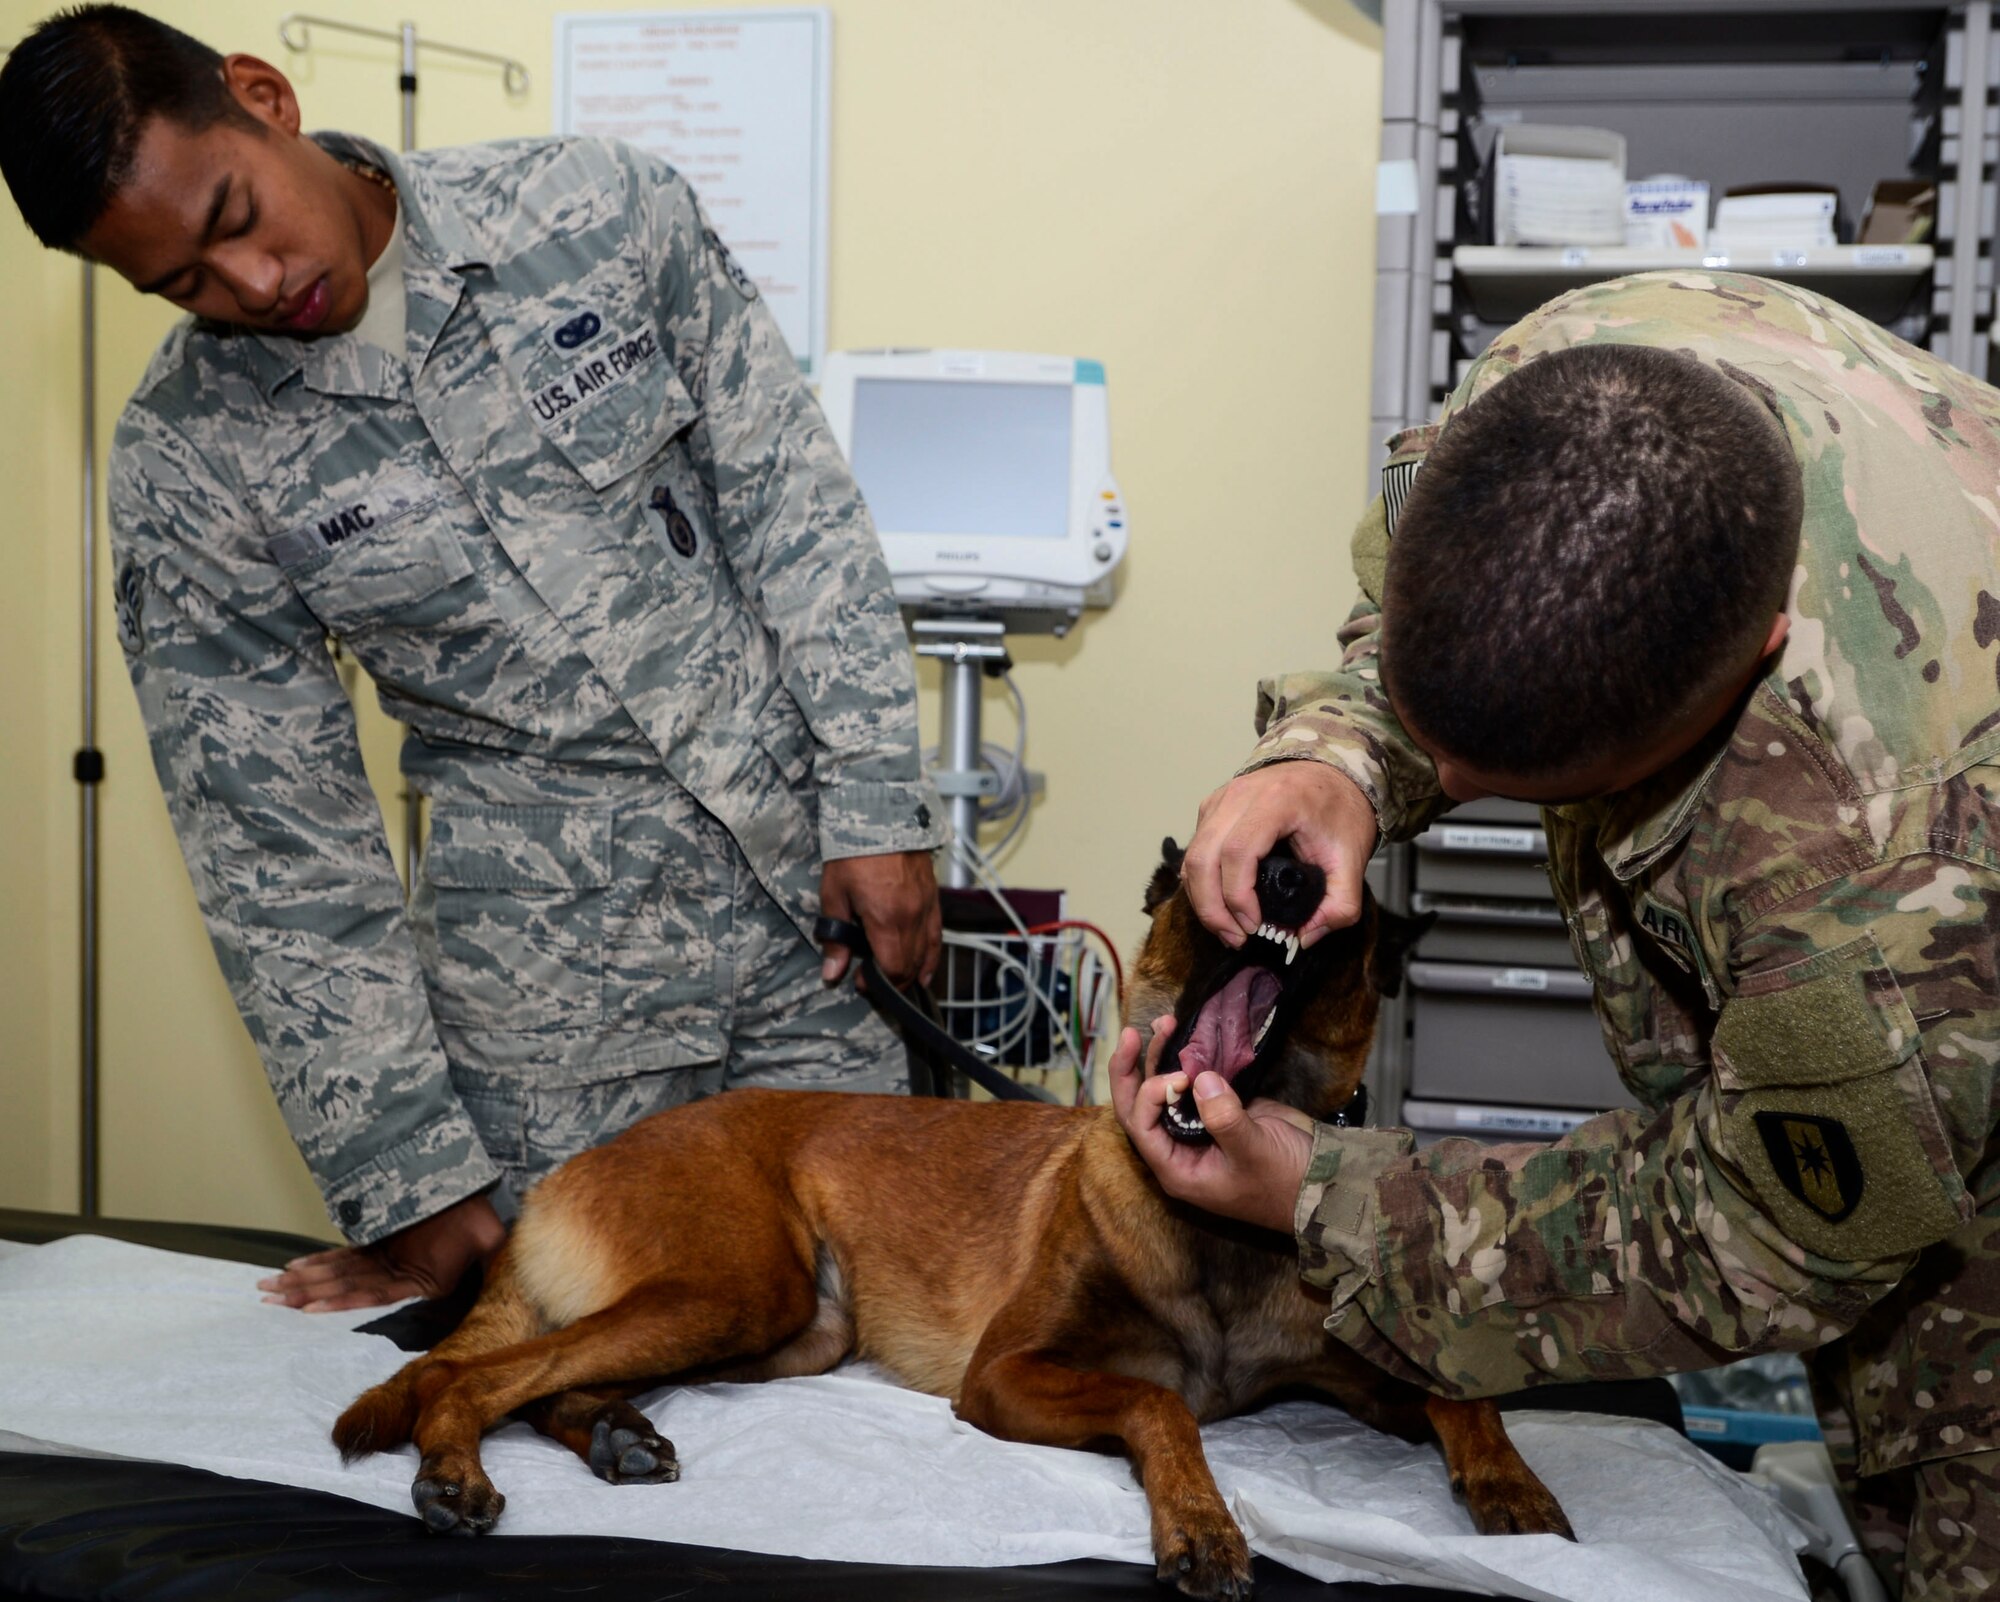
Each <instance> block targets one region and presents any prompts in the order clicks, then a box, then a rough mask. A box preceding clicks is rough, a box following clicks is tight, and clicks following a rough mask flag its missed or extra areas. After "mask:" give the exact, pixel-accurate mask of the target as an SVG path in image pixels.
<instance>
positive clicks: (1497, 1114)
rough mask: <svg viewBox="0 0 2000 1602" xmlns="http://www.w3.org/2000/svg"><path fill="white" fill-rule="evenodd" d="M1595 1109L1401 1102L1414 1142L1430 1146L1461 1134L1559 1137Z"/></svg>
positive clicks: (1492, 1140) (1491, 1140) (1494, 1140)
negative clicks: (1414, 1133)
mask: <svg viewBox="0 0 2000 1602" xmlns="http://www.w3.org/2000/svg"><path fill="white" fill-rule="evenodd" d="M1596 1116H1597V1114H1596V1113H1595V1112H1590V1111H1585V1110H1583V1109H1581V1108H1574V1107H1506V1106H1498V1107H1496V1106H1492V1105H1490V1104H1484V1103H1478V1102H1464V1101H1415V1100H1406V1101H1405V1102H1404V1103H1403V1122H1404V1124H1406V1125H1407V1126H1408V1127H1409V1128H1411V1129H1413V1130H1415V1131H1416V1133H1417V1145H1418V1146H1419V1147H1423V1146H1434V1145H1436V1144H1437V1143H1438V1142H1439V1141H1440V1140H1447V1139H1450V1138H1451V1137H1453V1136H1461V1137H1463V1138H1465V1139H1468V1140H1482V1141H1485V1142H1486V1143H1487V1144H1489V1145H1502V1144H1506V1143H1509V1142H1513V1141H1524V1140H1525V1141H1543V1140H1560V1139H1561V1138H1562V1137H1563V1136H1564V1135H1567V1134H1568V1133H1569V1132H1570V1131H1571V1130H1572V1129H1575V1128H1576V1127H1577V1126H1578V1125H1579V1124H1587V1123H1589V1122H1590V1120H1591V1119H1593V1118H1595V1117H1596Z"/></svg>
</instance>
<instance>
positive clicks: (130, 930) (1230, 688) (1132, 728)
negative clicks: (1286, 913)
mask: <svg viewBox="0 0 2000 1602" xmlns="http://www.w3.org/2000/svg"><path fill="white" fill-rule="evenodd" d="M608 3H609V0H591V6H590V7H589V9H604V8H606V7H607V4H608ZM45 9H47V7H46V6H44V5H39V4H37V5H23V4H21V3H20V0H0V25H4V32H5V36H6V37H7V38H9V39H11V38H13V37H17V36H18V35H19V34H20V33H21V32H22V31H24V30H25V29H26V27H27V26H29V25H30V23H31V22H32V21H33V20H34V18H35V17H37V16H38V15H40V14H41V13H42V12H43V11H44V10H45ZM149 9H151V10H153V11H154V12H155V13H156V14H157V15H160V16H162V17H164V18H165V19H166V20H168V21H170V22H173V23H174V24H175V25H177V26H180V27H184V28H187V29H188V30H189V31H191V32H194V33H197V34H198V35H200V36H201V37H202V38H204V39H206V40H208V41H209V42H210V43H212V44H214V45H216V46H217V47H218V48H220V49H224V50H228V49H248V50H252V51H255V52H258V53H260V54H265V55H268V56H269V57H270V58H271V59H273V60H275V61H277V62H278V63H279V64H280V65H282V66H284V67H285V68H286V69H287V70H288V71H289V72H291V73H292V75H293V79H294V82H295V83H296V84H297V85H298V89H299V95H300V99H301V100H302V102H303V103H304V105H305V108H306V115H307V122H308V124H309V125H310V126H314V127H323V126H337V127H344V128H349V129H353V130H356V131H359V132H362V133H366V134H369V135H371V136H373V137H375V138H378V139H381V140H383V141H384V142H385V143H391V144H393V143H394V141H395V139H396V128H397V124H396V97H395V69H394V61H393V54H392V51H391V47H389V46H387V45H382V46H377V45H374V44H372V43H368V42H365V41H359V40H347V39H341V38H338V37H337V36H334V35H330V34H327V35H321V36H320V38H319V39H318V41H317V42H316V44H315V46H314V49H313V50H312V52H311V53H310V54H309V55H307V56H305V57H288V56H287V55H286V53H285V51H284V49H283V47H282V46H281V45H280V44H279V43H278V40H277V33H276V24H277V19H278V18H279V17H280V16H281V15H283V14H284V12H285V11H286V10H287V9H289V7H288V6H287V5H285V4H282V3H275V0H200V3H199V4H197V3H195V0H153V3H152V4H151V5H150V7H149ZM338 9H339V12H340V14H341V15H343V16H345V17H348V18H349V19H351V20H353V21H357V22H366V23H371V24H375V25H379V26H384V27H393V26H394V25H395V24H397V23H398V22H400V21H402V20H405V19H410V20H414V21H415V22H416V23H417V24H418V26H419V28H420V29H421V30H423V31H427V32H428V31H432V30H435V31H436V33H437V35H438V37H439V38H441V39H448V40H455V41H458V42H464V43H472V44H477V45H480V46H482V47H484V48H487V49H493V50H500V51H505V52H508V53H510V54H513V55H516V56H519V57H520V58H521V59H522V60H524V61H525V62H527V63H528V65H529V67H530V69H531V70H532V72H533V74H534V84H533V87H532V89H531V91H530V93H529V94H528V95H526V96H524V97H522V98H520V99H518V100H512V101H510V100H508V99H507V98H506V97H505V96H504V95H503V94H502V92H501V89H500V86H499V83H498V81H497V79H496V78H495V77H494V76H493V75H492V74H490V73H489V72H487V71H485V70H484V69H480V68H475V67H466V66H457V65H453V64H451V63H449V62H448V61H447V60H444V59H442V58H440V59H437V60H434V61H428V62H427V63H426V64H425V69H424V74H423V91H422V93H423V100H422V105H421V108H420V114H419V115H420V122H419V129H418V137H419V139H420V141H421V142H423V143H425V144H448V143H455V142H459V141H465V140H472V139H481V138H494V137H500V136H504V135H510V134H534V133H543V132H547V131H548V130H549V127H550V100H549V90H550V83H551V71H550V67H551V62H550V53H551V44H552V35H553V27H552V18H553V15H554V8H553V7H552V6H550V5H548V4H545V3H527V0H489V3H487V4H484V5H481V6H479V7H477V8H473V7H468V6H464V5H455V4H448V3H444V0H394V3H386V0H385V3H373V0H369V3H353V4H346V5H343V6H341V7H339V8H338ZM832 11H833V14H834V93H833V121H834V126H833V180H832V181H833V197H832V216H833V233H832V267H831V279H832V285H831V287H832V306H831V331H832V342H833V344H834V345H835V346H836V347H840V346H868V345H888V344H902V345H917V344H935V345H960V346H971V347H993V348H1000V349H1019V350H1036V351H1051V352H1058V353H1063V354H1075V355H1088V356H1095V357H1097V358H1098V359H1100V360H1102V361H1103V362H1104V363H1105V365H1106V367H1107V369H1108V372H1109V379H1110V398H1111V416H1112V436H1113V440H1112V444H1113V461H1114V463H1115V466H1116V469H1117V472H1118V475H1119V478H1120V481H1121V483H1122V486H1123V488H1124V492H1125V498H1126V502H1127V506H1128V510H1129V512H1130V517H1131V529H1132V554H1131V556H1130V558H1129V560H1128V563H1127V568H1126V573H1125V575H1124V583H1123V586H1122V591H1121V595H1120V598H1119V601H1118V605H1117V606H1116V608H1115V609H1113V610H1112V611H1111V612H1109V613H1107V614H1103V615H1099V616H1094V617H1093V618H1091V619H1090V620H1089V621H1088V622H1087V623H1086V625H1085V626H1084V627H1083V628H1082V629H1081V630H1079V631H1078V633H1077V634H1076V635H1074V636H1072V638H1071V639H1070V640H1068V641H1064V642H1055V641H1049V640H1024V641H1020V642H1017V647H1016V654H1017V657H1018V658H1019V660H1020V663H1021V666H1020V668H1019V671H1018V674H1017V678H1018V682H1019V683H1020V686H1021V689H1022V691H1023V692H1024V694H1025V695H1026V696H1027V699H1028V705H1029V708H1030V712H1031V726H1030V733H1031V742H1030V749H1029V760H1030V762H1031V764H1032V765H1033V766H1035V767H1037V768H1040V769H1043V770H1045V771H1046V772H1047V773H1048V775H1049V795H1048V799H1047V801H1046V802H1045V803H1044V804H1043V805H1041V806H1040V807H1039V808H1038V809H1037V810H1036V813H1035V816H1034V818H1033V821H1032V822H1031V824H1030V826H1029V827H1028V829H1027V830H1026V832H1025V833H1024V835H1023V836H1022V838H1021V840H1020V841H1019V842H1018V844H1017V846H1016V848H1015V849H1014V851H1013V852H1012V853H1011V856H1010V860H1009V861H1008V862H1007V863H1006V864H1005V868H1006V872H1007V876H1008V878H1009V880H1010V881H1011V882H1014V883H1018V884H1036V885H1064V886H1067V887H1068V888H1069V889H1070V890H1071V891H1072V892H1073V897H1072V907H1073V909H1074V910H1075V911H1076V912H1078V913H1079V914H1080V915H1083V916H1087V917H1091V918H1094V919H1096V920H1098V921H1099V922H1101V923H1103V924H1105V925H1106V927H1108V928H1109V929H1110V930H1111V931H1112V932H1113V933H1114V934H1115V935H1116V936H1118V937H1119V939H1120V940H1121V941H1123V942H1129V940H1130V939H1131V938H1132V937H1133V936H1134V935H1135V934H1136V932H1137V930H1138V926H1139V919H1138V915H1137V901H1138V895H1139V891H1140V887H1141V885H1142V883H1143V881H1144V879H1145V876H1146V874H1147V873H1148V872H1149V871H1150V868H1151V865H1152V861H1153V854H1154V852H1155V851H1156V850H1157V846H1158V841H1159V838H1160V836H1161V835H1162V834H1165V833H1169V832H1172V833H1175V834H1177V835H1179V836H1181V837H1182V838H1185V837H1186V834H1187V832H1188V831H1189V829H1190V828H1191V826H1192V823H1193V818H1194V809H1195V806H1196V804H1197V803H1198V802H1199V800H1200V798H1201V797H1202V795H1203V794H1205V793H1206V792H1207V790H1209V789H1210V788H1212V787H1213V786H1214V785H1215V784H1217V783H1219V782H1220V781H1221V780H1222V779H1223V778H1224V777H1226V776H1227V774H1228V773H1229V772H1230V771H1231V770H1232V767H1233V765H1234V764H1235V762H1236V761H1237V760H1238V759H1239V758H1240V756H1241V754H1242V752H1243V751H1244V749H1245V747H1246V746H1247V743H1248V740H1249V725H1248V718H1249V712H1250V707H1251V697H1252V689H1253V684H1254V681H1255V679H1256V678H1257V677H1258V676H1259V675H1261V674H1264V673H1268V672H1272V671H1276V670H1279V669H1283V668H1285V667H1288V666H1299V665H1304V664H1308V663H1323V662H1326V661H1327V660H1329V659H1330V656H1331V653H1332V636H1333V631H1334V628H1335V627H1336V625H1337V622H1338V620H1339V619H1340V618H1341V617H1342V616H1343V615H1344V614H1345V613H1346V610H1347V608H1348V605H1349V602H1350V599H1351V596H1352V593H1353V585H1352V580H1351V578H1350V576H1349V574H1348V572H1347V568H1346V561H1345V533H1346V528H1347V525H1348V524H1349V522H1350V521H1351V518H1352V514H1353V513H1354V511H1355V510H1356V509H1357V508H1358V506H1359V505H1360V503H1361V501H1362V499H1363V471H1364V461H1365V435H1366V428H1367V379H1368V353H1369V316H1370V301H1371V295H1372V285H1373V245H1374V241H1373V222H1372V211H1373V206H1372V202H1373V178H1374V161H1375V152H1376V131H1375V130H1376V117H1377V110H1378V105H1379V90H1378V82H1379V75H1380V53H1379V37H1378V35H1377V34H1376V32H1375V30H1373V29H1372V28H1371V27H1369V26H1368V25H1367V24H1366V23H1364V22H1362V21H1361V20H1360V18H1359V17H1358V15H1357V13H1356V12H1355V11H1354V9H1353V8H1352V7H1351V6H1350V5H1348V4H1347V0H988V3H976V0H833V3H832ZM76 279H77V268H76V267H75V265H74V264H73V263H71V262H69V261H67V260H60V259H57V258H53V257H46V256H44V255H42V254H40V253H39V252H37V251H36V250H35V249H34V247H33V244H32V241H31V240H30V239H29V238H28V236H27V234H26V231H25V230H24V229H23V228H22V227H21V225H20V222H19V219H18V217H16V216H15V215H14V213H13V212H12V209H11V207H6V206H4V205H0V286H4V290H5V293H4V296H3V297H0V305H4V306H5V308H6V310H5V312H4V314H0V363H4V370H5V371H7V372H8V373H10V374H11V375H13V382H11V383H10V384H8V385H7V386H5V388H4V389H0V471H4V474H5V483H6V485H7V498H8V509H9V512H10V513H11V516H10V519H9V521H10V522H11V524H12V527H11V529H10V530H9V532H8V560H7V563H6V573H7V582H6V583H5V584H4V585H0V752H4V764H0V896H4V897H5V901H4V903H0V905H4V908H5V911H4V916H0V1206H5V1205H14V1206H29V1207H50V1208H67V1207H70V1206H72V1205H73V1203H74V1196H75V1188H74V1187H75V1170H76V1160H75V1146H76V1119H75V1084H76V1071H75V1058H76V1023H75V1017H76V998H75V979H74V971H75V960H74V951H75V944H76V932H75V931H76V922H75V910H74V907H75V889H74V884H75V868H74V862H75V850H76V800H75V794H74V788H75V787H74V786H73V785H72V784H71V783H70V781H69V777H68V769H69V753H70V751H71V750H72V749H73V748H74V746H75V744H76V714H75V710H74V707H75V702H76V697H77V694H78V688H77V685H78V675H77V668H76V660H77V652H78V650H79V632H78V630H79V624H78V620H77V616H76V613H77V606H76V600H75V597H76V585H77V569H78V561H79V558H78V555H77V552H76V549H75V544H76V528H77V515H78V514H77V507H76V502H77V491H76V466H75V463H76V445H77V433H78V429H77V423H76V415H77V411H78V401H77V398H76V382H77V380H76V369H77V363H76V357H75V344H76V340H77V327H78V323H77V289H76ZM100 294H101V302H100V329H101V333H100V341H101V356H100V362H99V385H100V389H101V404H100V407H99V417H100V422H99V429H100V439H101V440H108V438H109V434H110V429H111V424H112V421H113V419H114V418H115V416H116V413H117V410H118V407H119V405H120V404H121V403H122V401H123V398H124V396H125V395H126V394H127V393H128V392H129V391H130V389H131V387H132V385H133V383H134V382H135V381H136V379H137V377H138V375H139V373H140V372H141V370H142V369H143V367H144V364H145V361H146V358H147V355H148V354H149V352H150V350H151V348H152V346H153V345H154V343H155V342H156V341H157V340H158V338H159V336H160V334H161V333H162V332H163V331H164V330H165V328H166V327H167V326H168V324H169V322H170V320H171V318H170V315H169V309H168V308H166V307H164V306H163V305H160V304H159V303H156V302H145V301H141V300H140V299H139V298H138V297H136V296H134V295H133V294H132V293H131V291H130V290H128V289H127V288H126V287H125V286H124V285H123V284H121V283H117V282H115V281H111V282H107V283H104V284H103V285H102V286H101V291H100ZM99 561H100V572H102V567H103V558H102V556H100V558H99ZM109 619H110V609H109V604H108V596H107V597H106V601H105V604H104V605H103V606H102V607H101V608H100V634H101V639H100V649H99V653H98V660H99V664H100V674H101V676H102V685H103V692H102V697H101V734H100V741H101V744H102V745H103V747H104V749H105V751H106V755H107V760H108V762H109V764H110V778H109V782H108V783H107V784H106V785H105V787H104V809H105V834H106V846H105V864H104V873H105V888H104V918H105V924H106V932H105V942H104V953H105V977H104V992H105V999H104V1044H103V1060H104V1070H103V1072H104V1086H105V1088H104V1096H105V1104H106V1110H105V1123H104V1205H105V1208H106V1210H107V1211H108V1212H112V1213H116V1214H125V1215H136V1216H156V1217H179V1218H197V1219H207V1220H216V1221H224V1222H237V1223H247V1224H258V1225H263V1226H266V1227H271V1228H287V1229H299V1230H307V1231H314V1232H320V1233H325V1232H326V1229H327V1226H326V1223H325V1219H324V1215H323V1214H322V1212H321V1210H320V1207H319V1203H318V1198H317V1196H316V1193H315V1192H314V1191H313V1188H312V1186H311V1184H310V1183H309V1181H308V1180H307V1178H306V1175H305V1171H304V1168H303V1166H302V1165H301V1164H300V1162H299V1160H298V1158H297V1157H296V1155H295V1154H294V1153H293V1151H292V1148H291V1145H290V1143H289V1141H288V1140H287V1138H286V1136H285V1133H284V1129H283V1126H282V1125H281V1123H280V1122H279V1119H278V1116H277V1113H276V1110H275V1108H274V1106H273V1104H272V1101H271V1097H270V1094H269V1091H268V1089H267V1088H266V1087H265V1085H264V1083H263V1079H262V1074H261V1071H260V1069H259V1068H258V1065H257V1061H256V1056H255V1053H254V1052H253V1051H252V1049H251V1047H250V1044H249V1040H248V1037H247V1036H246V1035H245V1033H244V1031H243V1028H242V1026H241V1024H240V1022H239V1021H238V1020H237V1018H236V1016H235V1013H234V1010H233V1009H232V1007H231V1005H230V1002H229V998H228V994H227V992H226V990H225V989H224V987H223V985H222V981H221V978H220V976H219V974H218V973H217V971H216V968H215V964H214V961H213V958H212V956H211V954H210V952H209V949H208V945H207V941H206V939H205V937H204V936H203V935H202V933H201V929H200V923H199V919H198V918H197V916H196V913H195V909H194V901H193V895H192V893H191V891H190V890H189V888H188V885H187V880H186V876H185V873H184V871H183V869H182V867H181V863H180V859H179V855H178V851H177V849H176V847H175V844H174V841H173V836H172V832H171V830H170V829H169V827H168V825H167V819H166V810H165V807H164V805H163V804H162V802H161V799H160V796H159V792H158V788H157V786H156V784H155V782H154V780H153V776H152V770H151V765H150V762H149V760H148V758H147V756H146V753H145V746H144V741H143V737H142V735H141V731H140V728H139V723H138V717H137V713H136V709H135V707H134V704H133V701H132V697H131V694H130V691H129V690H128V689H127V687H126V683H125V678H124V670H123V665H122V662H121V660H120V658H119V656H118V652H117V649H116V644H115V641H114V640H113V639H112V636H111V630H110V621H109ZM925 684H926V705H927V708H929V707H931V705H932V703H933V701H934V696H933V695H932V694H931V691H932V690H933V689H934V685H935V669H931V668H927V669H926V670H925ZM988 714H989V715H988V730H989V735H988V737H989V738H993V739H1001V740H1008V739H1011V738H1012V732H1013V731H1012V724H1011V719H1010V716H1009V714H1008V711H1007V703H1006V702H1005V698H1004V696H1000V695H997V694H996V695H990V696H989V700H988ZM927 715H928V713H927ZM933 726H934V720H933ZM388 742H389V736H388V734H387V732H386V731H382V730H379V728H378V729H377V730H376V731H375V732H373V733H371V736H370V748H371V759H372V760H373V763H374V765H375V766H376V767H377V768H378V770H379V769H380V767H381V765H382V761H383V759H384V758H385V756H386V755H387V753H388V751H389V743H388Z"/></svg>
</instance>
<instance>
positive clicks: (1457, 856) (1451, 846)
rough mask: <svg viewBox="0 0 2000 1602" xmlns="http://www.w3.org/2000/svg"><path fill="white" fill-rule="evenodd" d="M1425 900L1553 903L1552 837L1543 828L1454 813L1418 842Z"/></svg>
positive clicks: (1419, 882)
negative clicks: (1497, 899)
mask: <svg viewBox="0 0 2000 1602" xmlns="http://www.w3.org/2000/svg"><path fill="white" fill-rule="evenodd" d="M1414 844H1415V845H1416V848H1417V851H1416V857H1417V886H1416V887H1417V890H1418V892H1419V893H1420V894H1423V895H1450V896H1472V897H1482V898H1491V897H1495V896H1503V897H1504V896H1514V897H1525V898H1528V899H1531V900H1540V901H1547V900H1548V899H1549V875H1548V870H1547V869H1546V868H1544V867H1543V866H1542V864H1543V863H1545V862H1546V861H1548V857H1549V837H1548V836H1547V835H1546V834H1544V833H1543V832H1542V828H1541V825H1540V823H1532V824H1530V823H1482V822H1477V821H1474V820H1471V819H1466V818H1461V817H1460V816H1459V815H1458V814H1456V813H1454V814H1452V815H1451V816H1449V817H1447V818H1445V819H1444V820H1443V821H1441V822H1438V823H1434V824H1432V825H1431V826H1430V827H1429V828H1428V829H1426V830H1424V832H1423V833H1422V834H1420V835H1418V836H1417V838H1416V840H1415V842H1414Z"/></svg>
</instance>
